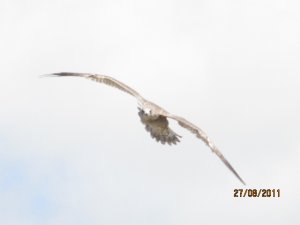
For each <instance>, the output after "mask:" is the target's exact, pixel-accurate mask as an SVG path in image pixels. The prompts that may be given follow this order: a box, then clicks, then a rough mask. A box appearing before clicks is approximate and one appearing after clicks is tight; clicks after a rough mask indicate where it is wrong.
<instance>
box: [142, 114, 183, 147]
mask: <svg viewBox="0 0 300 225" xmlns="http://www.w3.org/2000/svg"><path fill="white" fill-rule="evenodd" d="M138 115H139V117H140V118H141V122H142V123H143V124H144V125H145V129H146V131H148V132H150V134H151V137H152V138H155V139H156V141H157V142H161V143H162V144H165V143H168V144H169V145H171V144H175V145H176V144H177V142H180V140H179V138H180V137H181V136H180V135H178V134H176V133H175V132H174V131H172V130H171V129H170V128H169V126H168V125H169V122H168V120H167V118H166V117H164V116H162V115H156V116H150V115H148V114H146V113H145V112H144V111H143V110H142V109H140V108H139V113H138Z"/></svg>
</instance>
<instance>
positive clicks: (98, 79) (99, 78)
mask: <svg viewBox="0 0 300 225" xmlns="http://www.w3.org/2000/svg"><path fill="white" fill-rule="evenodd" d="M49 75H50V76H59V77H66V76H74V77H84V78H87V79H90V80H93V81H96V82H99V83H103V84H106V85H109V86H111V87H114V88H118V89H119V90H121V91H124V92H126V93H128V94H130V95H132V96H134V97H135V98H137V100H138V101H144V99H143V97H142V96H141V95H140V94H139V93H138V92H137V91H135V90H134V89H132V88H131V87H128V86H127V85H126V84H124V83H122V82H121V81H118V80H116V79H114V78H112V77H109V76H105V75H99V74H91V73H71V72H62V73H52V74H49Z"/></svg>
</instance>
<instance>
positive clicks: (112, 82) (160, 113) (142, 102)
mask: <svg viewBox="0 0 300 225" xmlns="http://www.w3.org/2000/svg"><path fill="white" fill-rule="evenodd" d="M49 75H50V76H59V77H67V76H75V77H84V78H87V79H90V80H93V81H96V82H100V83H104V84H106V85H109V86H112V87H115V88H118V89H120V90H121V91H124V92H126V93H128V94H130V95H132V96H133V97H135V98H136V99H137V102H138V106H139V107H138V110H139V112H138V115H139V117H140V119H141V122H142V123H143V124H144V125H145V129H146V131H148V132H149V133H150V134H151V137H152V138H155V139H156V141H157V142H161V143H162V144H165V143H168V144H169V145H172V144H177V142H180V140H179V138H181V136H180V135H178V134H176V133H175V132H174V131H173V130H171V129H170V128H169V122H168V118H170V119H173V120H175V121H177V122H178V124H179V125H180V126H181V127H183V128H186V129H187V130H189V131H190V132H192V133H193V134H195V135H196V137H197V138H199V139H201V140H202V141H204V143H205V144H206V145H207V146H208V147H209V148H210V149H211V150H212V152H214V153H215V154H216V155H217V156H218V157H219V158H220V159H221V160H222V162H223V163H224V164H225V165H226V166H227V168H228V169H229V170H230V171H231V172H232V173H233V174H234V175H235V176H236V177H237V178H238V179H239V180H240V181H241V182H242V183H243V184H244V185H245V182H244V181H243V179H242V178H241V177H240V176H239V175H238V173H237V172H236V171H235V170H234V168H233V167H232V166H231V165H230V163H229V162H228V161H227V159H226V158H225V157H224V156H223V154H222V153H221V152H220V151H219V149H218V148H217V147H216V145H215V144H214V143H213V142H212V141H211V140H210V139H209V138H208V136H207V135H206V134H205V133H204V132H203V131H202V130H201V129H200V128H199V127H197V126H195V125H194V124H192V123H191V122H189V121H187V120H186V119H184V118H182V117H180V116H176V115H174V114H171V113H169V112H167V111H166V110H164V109H163V108H162V107H160V106H158V105H156V104H154V103H153V102H151V101H148V100H146V99H145V98H143V97H142V96H141V95H140V94H139V93H138V92H136V91H135V90H134V89H132V88H130V87H129V86H127V85H126V84H124V83H122V82H120V81H118V80H116V79H114V78H112V77H110V76H105V75H99V74H91V73H71V72H62V73H53V74H49Z"/></svg>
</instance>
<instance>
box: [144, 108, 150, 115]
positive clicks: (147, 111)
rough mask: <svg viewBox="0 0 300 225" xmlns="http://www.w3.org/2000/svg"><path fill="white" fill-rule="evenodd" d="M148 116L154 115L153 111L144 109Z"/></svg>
mask: <svg viewBox="0 0 300 225" xmlns="http://www.w3.org/2000/svg"><path fill="white" fill-rule="evenodd" d="M143 110H144V112H145V114H146V115H152V110H151V109H149V108H144V109H143Z"/></svg>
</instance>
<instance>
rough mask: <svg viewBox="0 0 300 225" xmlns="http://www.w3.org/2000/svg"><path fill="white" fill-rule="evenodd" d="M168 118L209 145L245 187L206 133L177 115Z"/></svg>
mask: <svg viewBox="0 0 300 225" xmlns="http://www.w3.org/2000/svg"><path fill="white" fill-rule="evenodd" d="M168 117H169V118H171V119H174V120H176V121H177V122H178V124H179V125H180V126H182V127H183V128H185V129H187V130H189V131H190V132H192V133H193V134H195V135H196V137H197V138H200V139H201V140H202V141H204V143H205V144H206V145H208V147H209V148H210V149H211V150H212V151H213V152H214V153H215V154H216V155H217V156H218V157H219V158H220V159H221V160H222V162H223V163H224V164H225V165H226V166H227V168H228V169H229V170H230V171H231V172H232V173H233V174H234V175H235V176H236V177H237V178H238V179H239V180H240V181H241V182H242V183H243V184H244V185H245V182H244V181H243V179H242V178H241V177H240V176H239V175H238V173H237V172H236V171H235V169H234V168H233V167H232V166H231V165H230V163H229V162H228V161H227V159H226V158H225V157H224V156H223V154H222V153H221V152H220V151H219V149H218V148H217V147H216V146H215V145H214V143H213V142H212V141H211V140H210V139H209V138H208V136H207V135H206V134H205V132H204V131H202V130H201V129H200V128H199V127H197V126H195V125H194V124H192V123H191V122H189V121H187V120H186V119H184V118H182V117H179V116H175V115H169V116H168Z"/></svg>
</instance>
